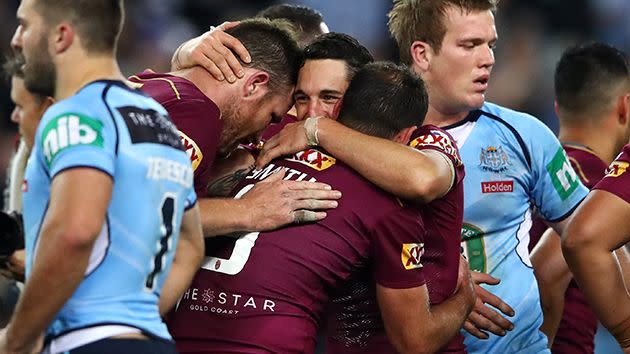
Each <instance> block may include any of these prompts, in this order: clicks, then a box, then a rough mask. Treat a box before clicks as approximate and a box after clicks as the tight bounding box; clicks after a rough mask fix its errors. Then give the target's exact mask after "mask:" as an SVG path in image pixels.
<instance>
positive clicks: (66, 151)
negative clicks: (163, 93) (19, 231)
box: [24, 81, 196, 352]
mask: <svg viewBox="0 0 630 354" xmlns="http://www.w3.org/2000/svg"><path fill="white" fill-rule="evenodd" d="M77 167H84V168H92V169H96V170H99V171H102V172H103V173H105V174H107V175H109V176H110V177H111V178H112V179H113V182H114V183H113V191H112V196H111V201H110V204H109V206H108V208H107V214H106V216H105V222H104V223H103V226H102V229H101V232H100V233H99V235H98V237H97V239H96V241H95V243H94V247H93V249H92V253H91V255H90V259H89V264H88V267H87V269H86V273H85V277H84V279H83V280H82V282H81V284H80V285H79V287H78V288H77V290H76V291H75V292H74V294H73V295H72V297H71V298H70V299H69V300H68V301H67V302H66V304H65V305H64V306H63V308H62V309H61V310H60V311H59V313H58V314H57V316H56V317H55V320H54V321H53V323H52V324H51V325H50V327H49V328H48V330H47V333H46V334H47V339H48V340H51V341H52V342H51V344H50V345H51V349H53V350H52V351H53V352H58V351H59V352H63V351H67V350H69V349H71V347H72V346H78V345H82V344H86V343H90V342H91V341H94V340H98V339H102V338H103V337H102V336H103V334H102V333H105V332H108V331H110V332H109V333H110V334H109V335H106V337H107V336H111V335H115V334H116V332H115V331H116V328H120V327H115V328H114V329H112V328H110V327H108V326H111V325H115V326H123V327H124V328H125V331H127V332H129V328H135V329H137V330H139V331H142V332H146V333H149V334H151V335H153V336H157V337H161V338H165V339H170V338H171V337H170V335H169V333H168V331H167V329H166V326H165V325H164V323H163V322H162V320H161V318H160V315H159V313H158V298H159V295H160V291H161V288H162V285H163V284H164V281H165V278H166V274H167V273H168V270H169V268H170V266H171V264H172V260H173V255H174V254H175V245H176V244H177V239H178V236H179V228H180V225H181V220H182V215H183V213H184V211H185V210H186V209H187V208H190V207H192V206H193V205H194V203H195V202H196V196H195V193H194V190H193V177H192V174H193V172H192V168H191V167H190V163H189V160H188V158H187V156H186V154H185V153H184V152H183V151H182V146H181V142H180V141H179V137H178V135H177V130H176V128H175V126H174V125H173V123H172V122H171V121H170V119H169V118H168V115H167V113H166V111H165V110H164V108H162V106H160V105H159V104H158V103H157V102H155V101H154V100H152V99H151V98H149V97H147V96H145V95H144V94H143V93H142V92H140V91H137V90H133V89H130V88H129V87H127V86H126V85H125V84H123V83H122V82H119V81H95V82H92V83H90V84H88V85H87V86H85V87H83V88H82V89H81V90H80V91H79V92H77V93H76V94H75V95H74V96H72V97H70V98H68V99H66V100H63V101H60V102H58V103H57V104H55V105H54V106H52V107H50V108H49V109H48V110H47V111H46V114H45V115H44V117H43V118H42V121H41V123H40V125H39V127H38V129H37V133H36V137H35V145H34V147H33V151H32V153H31V156H30V158H29V162H28V166H27V170H26V181H25V184H24V190H25V191H24V226H25V234H26V254H27V259H26V276H27V278H28V277H29V275H30V272H31V270H32V268H33V262H34V260H35V259H36V258H37V245H38V241H39V240H40V238H41V237H46V235H40V228H41V226H42V222H43V221H44V219H45V218H46V213H47V210H48V204H49V196H50V190H51V183H52V181H53V179H54V178H55V177H56V176H58V175H60V174H62V173H63V172H64V171H67V170H69V169H73V168H77ZM86 198H89V196H86ZM67 217H68V218H72V217H73V216H72V215H67ZM51 266H54V265H51ZM121 275H122V276H121ZM99 328H100V329H102V330H101V331H100V332H99V331H98V329H99ZM104 328H109V329H107V330H106V329H104ZM111 330H113V331H114V332H113V333H112V332H111ZM99 335H100V336H101V337H100V338H99V337H98V336H99Z"/></svg>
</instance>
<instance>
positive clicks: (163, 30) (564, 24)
mask: <svg viewBox="0 0 630 354" xmlns="http://www.w3.org/2000/svg"><path fill="white" fill-rule="evenodd" d="M285 2H287V3H295V4H304V5H308V6H311V7H313V8H316V9H318V10H320V11H321V12H322V14H323V15H324V18H325V20H326V23H327V24H328V27H329V28H330V30H331V31H337V32H344V33H348V34H350V35H352V36H354V37H356V38H357V39H359V40H360V41H361V43H363V44H364V45H365V46H366V47H367V48H368V49H370V50H371V51H372V53H373V54H374V56H375V57H376V58H377V59H389V60H397V59H398V55H397V49H396V46H395V44H394V43H393V41H392V40H391V38H390V37H389V34H388V31H387V26H386V23H387V18H386V14H387V12H388V11H389V9H390V8H391V6H392V1H391V0H294V1H285ZM275 3H279V2H278V1H272V0H258V1H247V0H231V1H224V0H135V1H131V0H127V1H126V10H127V18H126V23H125V29H124V31H123V35H122V39H121V43H120V47H119V54H118V59H119V61H120V63H121V66H122V70H123V73H125V74H127V75H131V74H133V73H136V72H139V71H142V70H144V69H145V68H152V69H153V70H155V71H166V70H168V68H169V61H170V58H171V54H172V52H173V51H174V49H175V48H176V47H177V46H178V45H179V44H180V43H181V42H183V41H184V40H186V39H188V38H192V37H194V36H196V35H198V34H200V33H202V32H203V31H205V30H207V29H208V28H209V27H210V25H216V24H220V23H222V22H223V21H226V20H237V19H243V18H246V17H250V16H252V15H254V14H255V13H256V12H257V11H259V10H261V9H263V8H265V7H267V6H269V5H272V4H275ZM18 5H19V0H1V1H0V57H1V58H2V59H4V57H5V56H6V55H7V54H8V53H9V42H10V39H11V36H12V35H13V33H14V31H15V28H16V26H17V22H16V19H15V12H16V9H17V7H18ZM628 19H630V1H628V0H501V2H500V3H499V11H498V16H497V30H498V32H499V42H498V44H497V48H496V51H495V55H496V61H497V64H496V65H495V68H494V71H493V74H492V77H491V84H490V89H489V92H488V99H489V100H490V101H493V102H496V103H499V104H502V105H505V106H507V107H510V108H514V109H518V110H521V111H525V112H528V113H531V114H534V115H535V116H537V117H539V118H540V119H542V120H543V121H544V122H545V123H547V125H549V126H550V127H551V129H552V130H554V131H557V119H556V118H555V115H554V112H553V70H554V65H555V62H556V61H557V59H558V58H559V56H560V53H561V52H562V51H563V50H564V49H565V48H566V47H567V46H569V45H571V44H574V43H577V42H580V41H585V40H599V41H604V42H607V43H610V44H612V45H615V46H617V47H618V48H620V49H622V50H624V51H626V53H630V21H628ZM12 109H13V106H12V104H11V101H10V98H9V86H8V82H7V80H4V79H3V80H0V188H1V187H3V185H4V181H5V171H6V166H7V163H8V161H9V159H10V156H11V153H12V151H13V149H14V146H15V141H16V140H15V135H16V131H17V129H16V126H15V124H13V123H12V122H11V121H10V112H11V110H12ZM2 199H3V198H0V208H2V203H3V200H2ZM598 352H607V353H611V352H612V349H610V348H605V347H599V348H598Z"/></svg>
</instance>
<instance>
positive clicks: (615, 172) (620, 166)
mask: <svg viewBox="0 0 630 354" xmlns="http://www.w3.org/2000/svg"><path fill="white" fill-rule="evenodd" d="M629 165H630V164H629V163H627V162H625V161H613V163H611V164H610V166H609V167H608V169H607V170H606V177H619V176H621V175H622V174H624V173H625V172H626V170H627V169H628V166H629Z"/></svg>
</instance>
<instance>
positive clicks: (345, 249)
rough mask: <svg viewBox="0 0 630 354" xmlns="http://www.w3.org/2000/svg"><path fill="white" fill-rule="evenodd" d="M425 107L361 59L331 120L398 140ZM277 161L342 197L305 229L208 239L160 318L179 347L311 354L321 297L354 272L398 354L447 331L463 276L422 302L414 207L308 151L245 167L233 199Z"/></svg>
mask: <svg viewBox="0 0 630 354" xmlns="http://www.w3.org/2000/svg"><path fill="white" fill-rule="evenodd" d="M408 97H414V98H415V99H413V100H409V99H408ZM425 110H426V93H425V92H424V88H423V84H422V82H421V81H420V80H419V79H418V78H417V77H414V76H413V75H412V74H411V73H409V72H408V71H407V70H406V68H402V67H396V66H394V65H392V64H382V63H378V64H368V65H366V67H365V68H364V69H362V70H360V71H359V73H357V74H356V76H355V77H354V78H353V81H352V83H351V84H350V87H349V89H348V92H346V96H345V104H344V106H343V108H342V109H341V113H340V122H341V124H347V125H348V126H351V127H354V128H355V129H359V130H361V131H363V132H364V133H365V134H374V135H377V136H381V137H382V138H385V139H392V140H396V141H399V143H405V144H406V143H407V142H408V141H409V140H410V137H411V135H412V133H413V132H414V131H415V124H421V123H422V118H421V117H423V116H424V114H425ZM368 113H369V114H368ZM418 117H420V118H418ZM420 144H422V143H420ZM281 168H287V169H288V171H287V176H289V178H291V179H297V180H310V181H315V180H318V181H325V182H326V183H329V184H330V185H332V186H333V187H334V188H336V189H339V190H341V191H342V192H343V193H344V198H343V201H342V202H341V203H340V205H339V207H338V208H337V209H335V210H331V211H330V212H329V215H328V217H327V218H326V219H324V220H323V221H320V222H318V223H316V224H310V225H304V226H293V227H288V228H283V229H280V230H277V231H270V232H253V233H246V234H243V235H241V236H240V237H239V238H238V239H237V240H234V239H233V238H215V239H212V240H211V242H212V247H211V248H212V249H213V250H214V252H215V253H216V254H215V255H213V256H212V257H210V258H209V259H207V261H206V262H205V265H204V266H203V269H202V270H201V271H200V273H198V275H197V277H196V278H195V281H194V282H193V285H192V287H191V289H190V290H189V291H188V292H187V293H186V294H185V295H184V297H183V299H182V301H181V302H180V303H179V305H178V307H177V311H176V312H175V313H174V314H173V316H172V318H171V321H170V327H169V328H170V329H171V331H172V333H173V335H174V336H175V338H176V341H177V345H178V350H179V351H180V352H182V353H187V352H198V351H218V352H247V353H257V352H283V353H289V352H296V353H297V352H299V353H311V352H313V350H314V347H315V334H316V329H317V327H318V325H319V324H320V323H321V321H322V315H323V311H324V306H325V305H326V303H328V301H329V299H330V296H331V294H332V292H333V291H334V289H336V288H338V287H339V286H340V285H341V284H342V282H343V281H344V280H345V279H347V278H348V277H349V276H350V275H351V274H353V273H356V272H357V271H359V270H362V271H365V272H368V273H369V274H370V277H373V280H371V281H370V284H371V285H372V287H373V288H374V289H373V290H374V292H375V295H373V296H375V297H376V296H378V300H379V304H380V306H381V311H382V312H383V320H384V324H385V327H384V328H383V326H381V327H380V332H381V333H382V337H381V338H385V340H386V341H387V337H386V336H385V329H387V331H388V333H389V335H390V336H391V338H392V339H393V343H394V345H396V347H397V348H398V349H400V350H403V351H406V350H408V349H409V348H426V350H427V351H434V350H436V349H438V348H440V347H441V346H443V345H444V344H445V343H447V342H448V341H449V340H450V338H451V337H452V336H453V335H455V334H456V333H457V331H458V330H459V328H460V326H461V324H462V323H463V321H464V319H465V318H466V316H467V313H468V311H470V309H471V307H472V304H473V302H474V292H473V289H472V283H471V282H470V279H469V278H466V277H463V278H460V279H459V281H458V279H457V276H456V279H454V282H455V284H454V286H453V288H452V289H449V290H448V291H449V294H448V296H449V298H448V299H446V300H445V301H443V302H442V303H440V304H439V305H435V306H433V305H431V306H429V296H435V294H433V293H432V291H431V290H429V291H428V290H427V286H426V285H425V284H426V280H425V277H429V276H431V275H430V273H429V271H428V270H425V269H426V267H425V268H423V266H422V264H423V262H424V258H422V257H424V256H423V254H424V255H427V256H428V257H429V259H431V257H433V256H432V255H431V251H432V250H433V246H431V245H430V244H429V243H428V242H427V241H425V239H424V235H425V230H424V227H423V225H422V215H421V212H420V211H419V210H418V208H416V207H415V206H409V205H407V203H406V202H401V201H400V200H398V199H397V198H395V197H393V196H391V195H387V194H385V193H384V192H382V191H379V190H378V189H376V187H374V186H373V185H371V184H370V183H368V182H367V181H366V180H364V179H363V178H362V177H360V176H359V175H358V174H356V173H355V172H354V171H352V170H351V169H350V168H349V167H348V166H347V165H345V164H344V163H343V162H341V161H339V160H337V159H335V157H333V156H332V155H331V154H329V153H328V152H326V151H325V150H323V149H320V148H312V149H307V150H304V151H302V152H298V153H297V154H295V155H293V156H291V157H288V158H286V159H277V160H274V161H273V162H272V163H271V164H269V165H268V166H266V167H265V168H264V169H261V170H255V171H252V172H251V173H250V174H249V175H248V176H247V177H245V179H244V180H243V181H242V182H241V183H240V184H239V185H238V186H237V188H236V189H235V190H234V192H233V194H234V195H235V196H236V197H239V196H240V195H241V194H242V193H244V192H246V191H247V190H248V189H250V188H252V187H253V186H254V185H255V183H258V182H259V181H260V180H264V179H265V178H268V177H267V176H269V175H270V174H271V173H273V171H275V170H278V169H281ZM440 246H441V245H440ZM425 247H426V249H425ZM436 247H438V246H437V245H436ZM455 256H456V257H457V262H458V263H456V264H455V266H456V267H457V266H458V264H459V254H458V253H457V252H456V253H455ZM462 265H465V262H463V263H462ZM460 270H466V268H463V269H460ZM425 273H426V275H425ZM456 273H457V271H456ZM466 274H468V272H467V271H464V272H463V275H466ZM371 279H372V278H371ZM374 281H376V283H377V285H376V286H374ZM445 282H447V283H450V279H448V280H445ZM434 289H437V286H434ZM453 293H454V296H452V297H450V295H452V294H453ZM377 312H378V311H377ZM279 333H282V335H278V334H279Z"/></svg>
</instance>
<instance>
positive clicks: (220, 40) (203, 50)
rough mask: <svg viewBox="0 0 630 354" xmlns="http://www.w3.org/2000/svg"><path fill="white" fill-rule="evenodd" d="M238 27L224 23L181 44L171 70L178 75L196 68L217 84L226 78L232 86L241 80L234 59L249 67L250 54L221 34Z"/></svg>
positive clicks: (234, 40) (238, 66) (237, 42)
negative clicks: (212, 77) (214, 79)
mask: <svg viewBox="0 0 630 354" xmlns="http://www.w3.org/2000/svg"><path fill="white" fill-rule="evenodd" d="M238 24H239V22H225V23H223V24H221V26H219V27H216V28H213V29H211V30H210V31H208V32H206V33H204V34H202V35H201V36H199V37H195V38H193V39H190V40H188V41H186V42H184V43H182V45H180V46H179V48H177V50H175V53H174V54H173V58H172V59H171V70H172V71H178V70H181V69H185V68H190V67H193V66H196V65H199V66H201V67H203V68H205V69H206V70H207V71H208V72H209V73H210V74H211V75H212V76H214V78H216V79H217V80H219V81H223V80H224V79H226V78H227V81H228V82H235V81H236V77H239V78H240V77H243V75H244V74H245V73H244V71H243V66H242V65H241V63H240V62H239V61H238V59H237V58H236V55H238V56H239V57H240V59H241V60H242V61H243V62H245V63H249V62H251V57H250V56H249V52H248V51H247V49H245V47H244V46H243V44H242V43H241V42H240V41H239V40H238V39H236V38H234V37H232V36H231V35H229V34H227V33H225V32H224V31H225V30H228V29H230V28H233V27H235V26H238ZM235 53H236V55H235Z"/></svg>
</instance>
